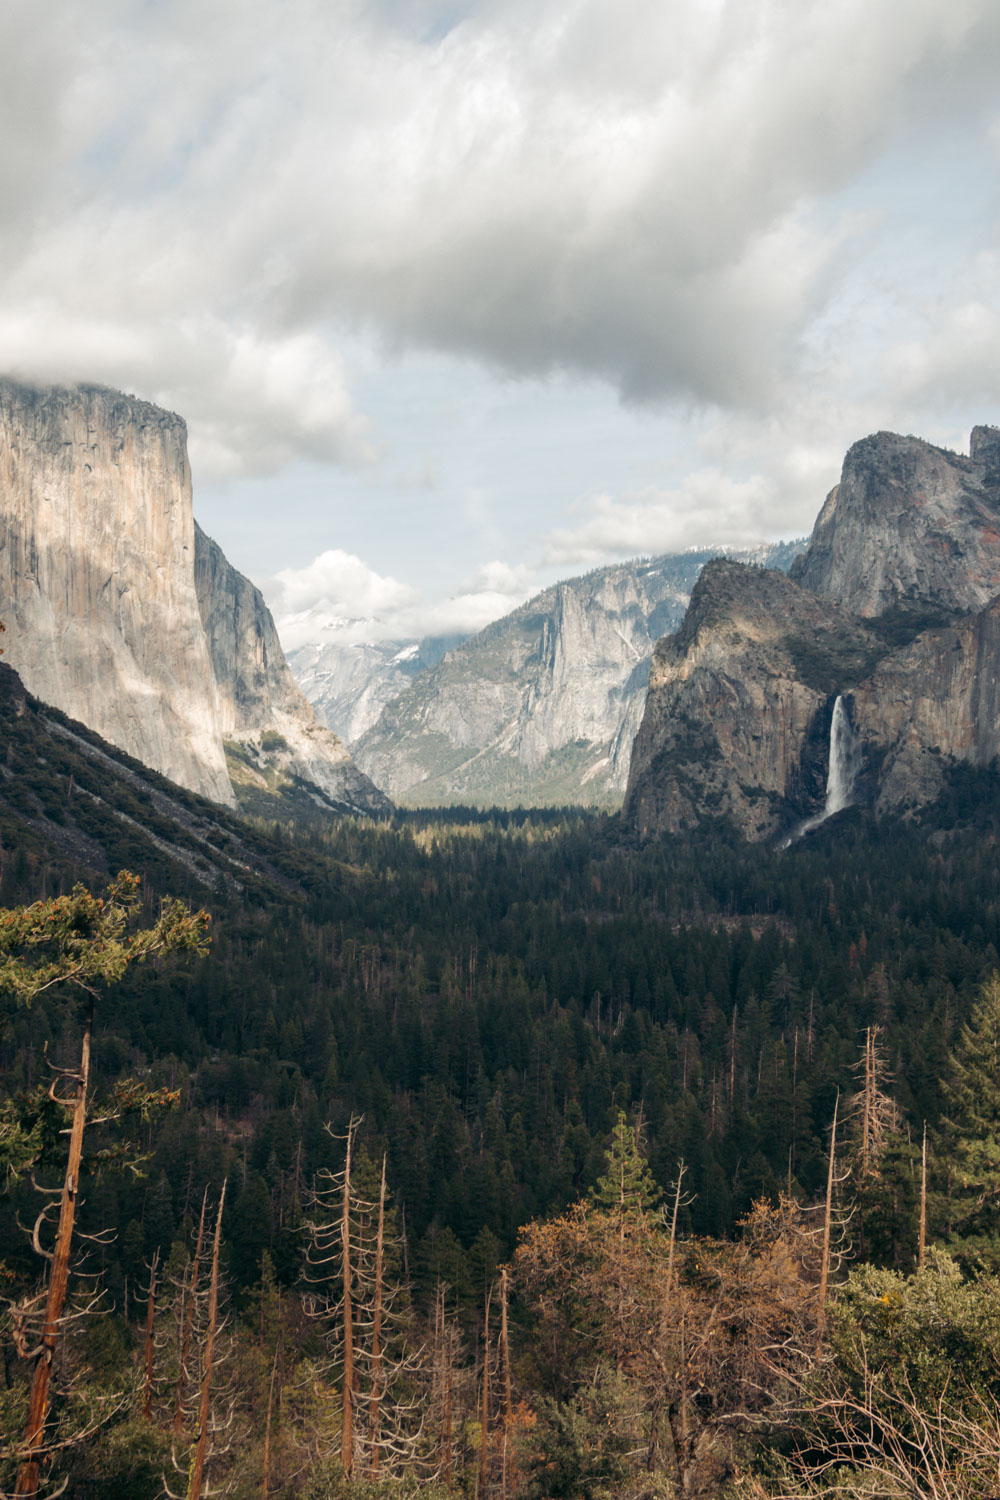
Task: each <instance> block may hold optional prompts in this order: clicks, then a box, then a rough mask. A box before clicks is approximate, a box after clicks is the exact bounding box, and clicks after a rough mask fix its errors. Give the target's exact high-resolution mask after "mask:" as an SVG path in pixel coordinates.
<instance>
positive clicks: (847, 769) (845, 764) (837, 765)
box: [784, 693, 861, 848]
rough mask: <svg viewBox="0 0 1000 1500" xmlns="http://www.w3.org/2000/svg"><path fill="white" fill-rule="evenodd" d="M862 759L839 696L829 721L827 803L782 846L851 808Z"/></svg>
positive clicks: (845, 709) (791, 842)
mask: <svg viewBox="0 0 1000 1500" xmlns="http://www.w3.org/2000/svg"><path fill="white" fill-rule="evenodd" d="M860 760H861V754H860V746H859V745H858V741H857V736H856V735H855V733H854V730H853V729H852V728H851V720H850V716H849V714H848V712H847V706H846V704H845V703H844V700H843V698H842V697H841V695H840V694H839V693H838V694H837V700H836V702H835V703H834V705H833V717H832V719H831V720H830V765H829V769H828V770H827V773H826V800H825V802H824V803H823V811H822V812H818V813H816V814H815V816H814V817H811V818H807V819H806V821H805V822H804V823H802V824H801V825H800V826H799V827H798V828H797V829H796V830H795V832H794V833H793V834H792V836H791V837H790V838H789V839H788V841H787V843H786V844H785V845H784V847H785V848H787V847H788V844H793V843H794V842H795V840H796V839H800V838H801V837H802V835H803V834H804V833H811V832H812V830H813V829H814V828H818V827H819V825H820V824H821V823H825V822H826V820H827V818H832V817H833V815H834V813H839V812H843V810H844V808H845V807H850V806H851V802H852V799H853V797H854V783H855V781H856V780H857V776H858V767H859V764H860Z"/></svg>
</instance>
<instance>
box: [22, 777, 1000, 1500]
mask: <svg viewBox="0 0 1000 1500" xmlns="http://www.w3.org/2000/svg"><path fill="white" fill-rule="evenodd" d="M5 817H6V813H5ZM44 823H45V819H44V818H41V817H39V818H36V819H35V820H34V823H33V825H32V827H33V829H34V832H33V833H30V834H28V835H26V833H25V825H24V823H23V820H22V822H20V823H17V824H16V827H15V823H14V822H12V821H9V820H8V821H6V822H4V823H3V825H2V827H0V837H2V839H3V849H4V853H3V856H2V860H3V863H2V883H0V906H2V907H3V908H4V909H5V910H4V914H3V917H2V919H0V985H2V987H3V1032H2V1037H0V1056H2V1065H3V1078H4V1085H3V1103H2V1117H0V1147H2V1152H3V1162H2V1165H3V1171H4V1189H5V1191H4V1196H3V1199H2V1208H0V1214H2V1217H0V1245H2V1264H0V1277H2V1291H3V1297H4V1308H5V1311H4V1313H3V1318H2V1325H0V1327H2V1337H3V1355H4V1371H3V1383H2V1388H0V1412H2V1427H3V1433H4V1447H3V1454H2V1458H0V1470H2V1472H0V1488H2V1490H3V1492H4V1493H9V1494H19V1495H20V1494H36V1493H37V1494H40V1495H41V1494H54V1493H57V1492H58V1491H59V1487H60V1485H65V1488H64V1490H63V1493H65V1494H68V1495H71V1496H81V1497H82V1496H100V1497H106V1500H115V1497H126V1496H127V1497H129V1500H144V1497H149V1500H153V1497H157V1496H162V1495H167V1494H173V1495H178V1496H185V1497H192V1500H193V1497H197V1496H207V1495H209V1494H211V1493H227V1494H231V1495H233V1496H237V1497H244V1496H246V1497H250V1496H262V1497H265V1500H266V1497H271V1500H277V1497H291V1496H304V1497H311V1500H327V1497H344V1500H347V1497H374V1496H379V1495H383V1494H385V1495H390V1494H406V1493H411V1492H413V1493H420V1494H426V1495H428V1496H438V1497H444V1496H447V1495H468V1496H472V1495H478V1496H482V1497H486V1496H497V1497H501V1496H503V1497H508V1496H509V1497H532V1500H556V1497H593V1500H599V1497H618V1496H622V1497H627V1496H632V1497H640V1496H649V1497H653V1496H716V1495H727V1494H732V1495H749V1496H756V1497H765V1496H772V1497H774V1496H781V1495H827V1494H832V1495H845V1496H846V1495H871V1496H892V1497H896V1496H898V1497H904V1496H914V1495H919V1496H934V1497H956V1500H957V1497H986V1496H988V1495H991V1494H994V1493H1000V1477H998V1463H1000V1408H998V1395H1000V1377H998V1371H1000V1280H998V1279H997V1270H998V1266H1000V1046H998V1038H1000V979H998V978H997V973H996V971H997V969H998V967H1000V958H998V950H1000V893H998V887H997V874H996V850H997V832H998V828H1000V798H998V795H997V786H996V778H995V777H994V776H991V775H989V774H987V773H969V772H964V773H962V774H961V775H958V776H956V777H955V778H954V779H953V781H952V783H951V786H950V789H949V792H948V795H947V797H946V798H945V799H944V801H943V802H942V803H941V804H940V805H939V806H938V807H936V808H935V809H934V812H933V816H932V817H927V818H925V819H924V820H923V821H921V820H919V819H910V820H902V821H899V822H897V823H888V822H883V823H881V824H878V825H876V824H875V823H874V822H873V821H872V820H871V819H870V818H869V817H868V815H867V814H866V813H864V812H863V811H862V810H859V809H854V810H851V811H849V812H847V813H845V814H842V815H840V816H839V817H837V818H835V819H832V820H831V821H830V822H829V823H828V824H826V825H824V826H823V827H822V828H820V829H818V830H817V831H816V832H815V833H814V834H813V835H811V836H810V837H809V838H806V839H803V840H802V841H800V842H799V843H798V844H795V845H793V846H792V847H791V848H790V849H788V850H785V851H777V850H770V849H766V848H761V847H759V846H758V847H753V848H752V847H750V846H747V845H745V844H741V843H740V842H738V841H736V840H734V839H733V838H732V837H731V836H729V835H728V834H727V832H726V830H725V829H723V828H719V829H717V830H707V831H705V832H703V833H701V834H699V835H698V836H697V837H696V838H688V839H685V840H664V841H661V842H651V843H648V844H642V845H639V844H636V843H635V842H634V841H632V840H631V839H630V838H629V837H627V836H626V834H625V832H624V831H623V829H622V828H621V827H620V825H619V824H618V822H617V821H616V820H615V819H614V818H611V817H607V816H601V815H583V814H580V813H577V812H566V813H556V812H545V813H525V814H519V813H503V814H495V815H483V814H478V813H472V812H469V811H467V810H461V809H456V810H452V811H451V812H446V813H436V814H434V815H430V814H409V815H400V816H399V817H398V818H397V819H396V821H394V822H391V823H390V822H383V823H375V822H365V821H360V820H344V821H340V822H329V821H328V822H326V823H324V824H320V823H319V822H316V823H314V824H312V825H308V826H304V825H302V824H298V825H292V824H285V825H278V824H274V823H270V824H265V823H260V824H258V825H257V826H256V827H255V828H247V829H246V830H245V835H244V836H245V838H246V839H247V840H248V842H249V845H250V846H252V849H253V851H254V854H255V857H256V858H257V859H258V864H257V865H256V866H255V867H254V868H253V869H251V868H250V867H249V865H248V868H247V874H246V878H245V880H243V881H242V882H232V883H230V885H229V887H228V888H221V887H220V888H217V889H216V890H214V891H211V892H209V891H206V888H205V887H204V885H202V884H199V883H198V881H197V879H196V876H195V874H193V873H191V872H190V871H189V870H188V869H186V868H185V867H184V866H183V865H182V864H177V863H175V864H173V865H170V864H168V863H167V862H162V863H159V864H158V863H157V862H156V860H155V859H154V860H150V859H148V858H147V859H146V860H145V863H144V864H143V865H142V867H138V866H137V861H136V859H135V855H136V853H137V849H136V847H135V843H134V839H133V837H132V834H131V832H130V827H129V823H128V820H127V819H124V818H119V819H117V820H109V821H108V823H107V825H106V826H105V827H104V828H103V830H102V831H101V835H100V836H101V839H102V840H103V848H104V851H105V856H106V860H107V866H108V872H109V873H108V874H105V875H100V876H98V875H97V874H96V873H95V872H94V871H93V870H90V872H89V873H88V872H87V871H81V868H80V867H79V866H78V865H77V864H75V863H74V861H73V859H72V857H71V855H70V854H69V853H67V851H66V846H65V843H64V844H63V845H62V846H60V845H59V844H58V843H54V842H52V841H47V840H46V838H45V837H44ZM39 830H41V831H39ZM91 831H92V833H94V834H95V836H96V831H95V830H93V829H92V830H91ZM130 858H131V865H132V868H133V870H134V875H133V877H132V878H131V879H128V878H125V877H122V878H121V879H118V880H116V879H115V878H114V876H113V871H114V870H116V869H118V868H125V867H128V865H129V863H130ZM91 1016H92V1025H91V1021H90V1019H89V1018H90V1017H91ZM84 1096H85V1097H84ZM68 1202H69V1203H70V1205H71V1207H70V1209H69V1210H67V1203H68ZM67 1212H70V1213H71V1218H72V1224H71V1229H72V1233H71V1235H70V1234H68V1233H67V1232H66V1218H65V1215H66V1213H67ZM60 1215H62V1219H61V1220H60ZM60 1222H61V1225H62V1227H61V1229H58V1231H57V1226H59V1225H60ZM57 1283H58V1284H57ZM41 1387H44V1390H42V1389H41ZM40 1392H41V1393H40Z"/></svg>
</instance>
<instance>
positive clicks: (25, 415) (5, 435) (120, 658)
mask: <svg viewBox="0 0 1000 1500" xmlns="http://www.w3.org/2000/svg"><path fill="white" fill-rule="evenodd" d="M0 611H2V616H0V617H2V618H3V619H4V623H5V624H6V626H7V634H6V636H5V650H6V655H7V660H8V661H9V663H10V665H11V666H12V667H14V668H15V669H16V671H17V672H18V673H19V674H20V676H21V678H22V680H23V682H24V684H25V686H26V687H27V689H28V691H29V692H31V693H33V694H34V695H35V697H36V698H40V699H41V700H42V701H43V702H45V703H51V704H53V705H54V706H55V707H56V708H59V709H61V710H62V711H63V713H66V714H69V715H70V716H71V717H72V718H75V719H79V720H80V722H81V723H84V724H86V725H88V727H89V728H91V729H93V730H95V731H96V732H97V733H98V734H100V735H102V736H103V737H104V738H105V739H107V740H110V741H111V742H112V744H115V745H118V746H119V747H120V748H121V749H122V750H126V751H127V752H128V753H129V754H130V755H133V756H135V757H136V758H137V759H138V760H141V761H143V762H144V763H145V764H146V765H149V766H152V768H153V769H154V770H156V771H160V772H161V773H162V774H163V775H165V776H169V777H170V779H171V780H172V781H176V782H178V783H179V784H180V785H182V786H186V787H190V788H191V790H192V791H197V792H200V793H201V794H202V795H203V796H206V797H210V798H211V799H212V800H213V801H214V802H222V803H227V804H230V805H231V804H232V803H233V800H234V799H233V791H232V787H231V786H230V782H229V776H228V774H227V771H226V761H225V755H224V752H223V747H222V736H221V733H220V728H219V719H218V712H217V708H216V701H215V692H214V684H213V678H212V667H211V662H210V660H209V654H208V643H207V641H206V639H205V632H204V629H203V627H202V623H201V616H200V613H199V610H198V600H197V597H196V594H195V587H194V517H193V515H192V509H191V470H190V466H189V464H188V458H187V429H186V428H185V425H184V423H183V421H182V420H181V418H180V417H177V416H175V415H174V414H173V413H172V412H166V411H161V410H160V409H159V408H158V407H155V406H150V405H149V404H148V403H147V402H145V401H136V400H135V399H133V398H132V397H126V396H121V395H119V394H118V393H117V392H114V391H108V390H104V389H103V388H100V387H96V386H81V387H77V388H73V389H68V390H64V389H60V388H53V389H46V390H35V389H33V388H32V387H29V386H23V385H19V384H17V383H15V382H14V381H9V380H0Z"/></svg>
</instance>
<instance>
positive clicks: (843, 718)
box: [820, 693, 858, 821]
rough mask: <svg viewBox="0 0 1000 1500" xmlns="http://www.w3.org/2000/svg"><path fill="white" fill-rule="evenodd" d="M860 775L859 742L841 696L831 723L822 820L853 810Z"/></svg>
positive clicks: (834, 709) (838, 698)
mask: <svg viewBox="0 0 1000 1500" xmlns="http://www.w3.org/2000/svg"><path fill="white" fill-rule="evenodd" d="M857 774H858V742H857V739H856V738H855V735H854V730H853V729H852V728H851V721H850V719H849V718H848V715H847V709H846V707H845V706H844V700H843V698H842V697H841V696H840V694H839V693H838V694H837V701H836V703H835V704H834V705H833V718H832V719H831V720H830V769H829V770H828V771H827V773H826V802H825V803H824V806H823V818H832V817H833V815H834V813H838V812H841V811H842V810H843V809H844V808H845V807H850V805H851V797H852V795H853V793H854V782H855V778H856V777H857ZM820 821H822V819H821V820H820Z"/></svg>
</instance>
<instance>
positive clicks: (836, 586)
mask: <svg viewBox="0 0 1000 1500" xmlns="http://www.w3.org/2000/svg"><path fill="white" fill-rule="evenodd" d="M998 522H1000V430H998V429H996V428H991V427H977V428H974V429H973V433H972V439H971V442H970V455H969V456H968V457H967V456H965V455H962V454H952V453H949V451H948V450H946V449H941V448H936V447H934V446H933V445H932V444H929V443H923V442H922V441H921V440H920V439H918V438H911V437H906V438H902V437H898V436H897V435H895V434H891V433H877V434H874V435H873V436H872V437H870V438H866V439H863V440H862V441H861V442H860V443H856V444H855V445H854V446H853V447H852V448H851V449H850V450H849V451H848V454H847V456H846V458H845V461H844V472H843V474H842V477H841V482H840V484H839V485H838V486H836V487H835V488H834V490H832V491H831V493H830V495H829V496H828V497H827V500H826V502H825V504H824V506H823V507H822V509H821V511H820V513H819V516H818V518H817V521H816V525H815V527H814V529H813V533H812V537H811V538H810V542H809V545H808V547H807V549H806V551H805V553H803V554H802V555H801V556H800V557H799V558H797V559H796V561H795V562H794V563H793V565H792V568H791V569H790V576H789V577H788V578H781V577H780V575H778V574H771V575H770V581H769V582H768V583H767V584H766V585H762V580H761V578H760V577H756V578H755V577H754V574H753V570H751V569H745V568H740V567H739V565H736V566H734V567H732V568H731V569H730V571H729V573H728V575H727V577H726V587H725V589H722V588H721V587H720V581H721V574H720V569H719V565H710V567H709V568H707V569H706V570H705V573H703V575H702V578H701V580H700V581H699V589H696V591H695V593H694V594H693V596H692V603H691V605H690V606H689V610H688V614H687V616H686V618H685V621H684V623H683V625H682V626H681V628H680V630H679V631H678V632H677V633H676V634H675V635H673V636H671V637H668V638H667V639H666V640H664V641H662V642H659V643H658V645H657V648H656V652H655V653H654V659H653V660H654V665H653V672H652V675H651V679H650V689H649V694H648V697H647V702H646V709H645V713H644V717H643V725H642V728H641V730H640V733H639V735H638V737H637V740H636V748H635V755H634V757H633V763H632V767H631V771H630V777H629V785H628V789H627V793H626V799H625V804H624V811H623V816H624V817H625V820H626V822H627V823H630V824H631V825H632V827H633V828H634V829H635V830H636V831H637V832H638V833H639V834H640V835H642V836H648V835H651V834H657V833H671V832H679V831H680V830H681V829H685V828H690V827H693V826H696V825H697V824H698V823H699V822H701V821H704V820H705V819H709V818H713V817H717V816H719V815H722V816H725V817H727V818H728V819H730V821H731V822H732V823H733V824H734V825H735V826H736V828H737V829H738V830H739V831H740V832H741V833H742V834H743V835H744V836H745V837H748V838H750V839H754V840H761V839H767V838H772V837H776V836H782V835H783V834H785V833H787V832H788V830H789V829H794V827H795V825H796V822H797V821H798V822H799V823H800V824H801V822H802V820H804V819H809V818H811V819H812V822H813V823H815V822H816V821H817V820H818V818H819V817H820V816H821V814H822V809H823V805H824V792H825V786H826V779H827V773H828V763H829V758H830V755H831V748H830V726H831V720H832V716H833V709H834V704H835V701H836V699H837V697H838V696H840V697H841V698H842V699H843V702H844V705H845V709H846V712H847V715H848V720H849V723H850V726H851V732H852V734H853V735H854V736H855V738H856V753H857V759H858V762H859V767H858V770H857V772H856V783H855V785H854V788H853V792H852V796H853V800H854V801H859V802H864V803H866V804H869V805H871V806H872V807H873V808H874V810H875V811H876V813H878V814H880V815H881V814H885V813H901V812H909V811H913V810H915V809H917V808H919V807H922V806H926V805H927V803H928V802H930V801H933V799H934V797H935V796H937V795H938V793H939V792H940V790H941V788H942V786H943V785H944V782H945V774H946V769H947V767H948V766H949V765H953V764H968V765H972V766H975V767H979V768H982V767H984V766H988V765H991V764H993V763H994V761H995V760H996V757H997V755H998V753H1000V690H998V688H997V682H998V676H1000V623H998V622H1000V524H998ZM762 588H763V590H764V591H765V592H767V594H768V598H767V600H766V601H765V602H764V604H763V615H764V617H765V618H764V623H763V626H762V629H759V630H758V631H757V635H758V636H759V637H760V639H758V640H757V641H755V640H754V630H753V629H748V628H747V622H748V621H750V620H752V619H756V620H757V624H758V625H760V619H759V616H760V614H761V610H760V609H759V608H757V606H758V605H760V604H761V599H762ZM713 590H714V591H715V594H716V595H718V596H719V597H718V598H715V597H714V595H713V593H712V591H713ZM709 596H710V597H709ZM713 604H715V605H716V606H717V607H716V608H715V612H714V614H713V610H712V606H713ZM764 637H767V640H766V649H765V643H764V640H763V638H764ZM694 748H697V753H694Z"/></svg>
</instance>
